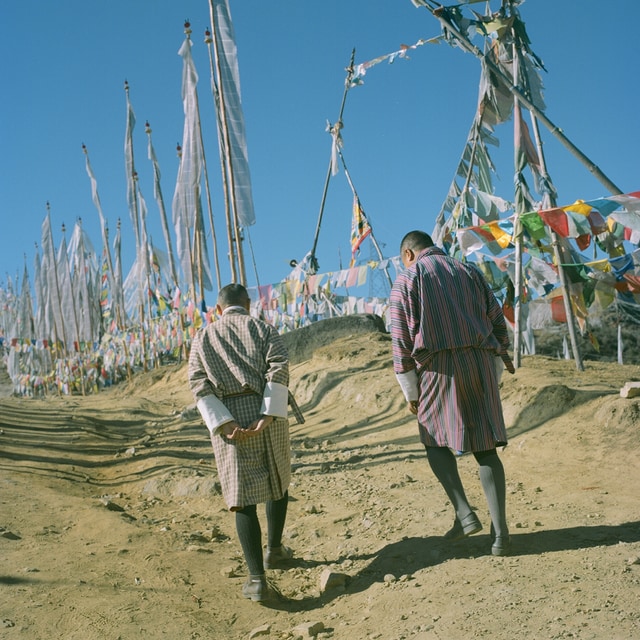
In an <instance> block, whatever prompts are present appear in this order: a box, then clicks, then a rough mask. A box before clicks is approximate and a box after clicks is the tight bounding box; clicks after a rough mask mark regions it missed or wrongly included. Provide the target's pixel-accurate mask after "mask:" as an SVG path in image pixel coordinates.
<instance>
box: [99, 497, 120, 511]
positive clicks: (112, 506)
mask: <svg viewBox="0 0 640 640" xmlns="http://www.w3.org/2000/svg"><path fill="white" fill-rule="evenodd" d="M102 504H103V505H104V506H105V507H107V509H108V510H109V511H124V507H121V506H120V505H119V504H117V503H116V502H112V501H111V500H109V499H108V498H105V499H103V500H102Z"/></svg>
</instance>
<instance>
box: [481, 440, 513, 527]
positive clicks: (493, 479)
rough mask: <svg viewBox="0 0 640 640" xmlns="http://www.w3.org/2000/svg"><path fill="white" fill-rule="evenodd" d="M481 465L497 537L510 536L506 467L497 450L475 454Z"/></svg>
mask: <svg viewBox="0 0 640 640" xmlns="http://www.w3.org/2000/svg"><path fill="white" fill-rule="evenodd" d="M474 456H475V458H476V460H477V461H478V464H479V465H480V482H481V483H482V490H483V491H484V495H485V496H486V498H487V503H488V505H489V513H490V514H491V522H492V523H493V528H494V531H495V535H496V536H507V535H509V528H508V526H507V507H506V502H507V498H506V496H507V488H506V482H505V477H504V467H503V466H502V461H501V460H500V458H499V456H498V453H497V451H496V450H495V449H492V450H490V451H480V452H477V453H474Z"/></svg>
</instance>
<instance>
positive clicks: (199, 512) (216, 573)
mask: <svg viewBox="0 0 640 640" xmlns="http://www.w3.org/2000/svg"><path fill="white" fill-rule="evenodd" d="M585 366H586V371H584V372H578V371H577V370H576V368H575V364H574V363H573V362H572V361H564V360H552V359H548V358H543V357H539V356H533V357H528V358H525V359H524V362H523V366H522V368H520V369H519V370H518V371H517V373H516V374H515V375H514V376H509V375H508V374H506V373H505V377H504V379H503V383H502V399H503V405H504V410H505V417H506V419H507V424H508V427H509V434H510V443H509V445H508V446H507V447H506V448H505V449H504V450H503V451H502V452H501V457H502V460H503V462H504V465H505V469H506V473H507V491H508V496H507V499H508V511H509V522H510V526H511V532H512V538H513V553H512V554H511V555H510V556H508V557H494V556H492V555H491V553H490V545H491V543H490V538H489V524H490V522H489V516H488V512H487V506H486V502H485V500H484V496H483V494H482V491H481V487H480V482H479V480H478V477H477V469H476V464H475V461H474V459H473V458H472V457H471V456H462V457H461V458H460V459H459V467H460V469H461V474H462V477H463V482H464V483H465V485H466V487H467V491H468V495H469V497H470V499H471V502H472V504H473V505H474V507H475V508H476V509H477V513H478V515H479V517H480V519H481V521H482V522H483V524H484V530H483V531H482V532H481V533H479V534H477V535H475V536H472V537H469V538H467V539H465V540H462V541H460V542H456V543H446V542H445V541H444V539H443V537H442V535H443V533H444V532H445V531H446V530H447V529H448V528H449V527H450V526H451V524H452V520H453V514H452V510H451V507H450V505H449V504H448V503H447V500H446V497H445V496H444V493H443V492H442V490H441V488H440V487H439V485H438V484H437V483H436V482H435V480H434V478H433V476H432V474H431V471H430V469H429V468H428V466H427V463H426V458H425V455H424V451H423V449H422V448H421V445H420V443H419V441H418V436H417V427H416V424H415V422H414V418H413V416H411V415H410V414H409V413H408V411H407V410H406V407H405V403H404V401H403V399H402V396H401V393H400V390H399V387H398V386H397V383H396V381H395V378H394V376H393V372H392V368H391V347H390V339H389V336H388V335H386V334H383V333H380V332H375V331H373V332H370V333H364V334H360V335H354V336H347V337H342V338H340V339H339V340H337V341H335V342H333V343H332V344H330V345H327V346H324V347H322V348H320V349H318V350H316V351H315V354H314V355H313V357H311V358H310V359H308V360H306V361H304V362H301V363H299V364H296V365H294V366H292V370H291V377H292V389H293V390H294V392H295V394H296V397H297V399H298V402H299V404H300V405H301V407H302V409H303V411H304V413H305V417H306V423H305V424H302V425H298V424H295V422H294V420H293V419H292V420H291V433H292V448H293V467H294V473H293V482H292V486H291V489H290V495H291V501H290V506H289V517H288V521H287V528H286V531H285V544H287V545H288V546H290V547H292V548H293V549H294V550H295V560H294V561H293V562H292V563H291V566H290V567H289V568H288V569H286V570H277V571H270V572H269V578H270V580H271V581H272V582H273V584H274V585H275V586H276V587H277V588H278V590H279V592H280V594H281V595H280V597H278V598H276V599H274V600H273V601H272V602H271V603H270V604H269V605H267V606H265V605H261V604H258V603H253V602H251V601H248V600H244V599H243V598H242V596H241V593H240V589H241V585H242V583H243V581H244V579H245V572H246V569H245V567H244V566H243V561H242V554H241V551H240V547H239V544H238V542H237V540H236V537H235V529H234V520H233V517H232V515H231V514H230V513H229V512H228V511H227V510H226V509H225V506H224V504H223V502H222V499H221V496H220V493H219V486H218V484H217V476H216V470H215V465H214V461H213V455H212V452H211V450H210V444H209V441H208V437H207V436H208V433H207V429H206V427H205V426H204V425H203V424H202V423H201V421H200V419H199V416H198V415H197V413H196V412H194V410H193V401H192V398H191V396H190V393H189V391H188V389H187V384H186V369H185V368H184V367H183V366H177V365H176V366H171V367H165V368H163V369H161V370H155V371H153V372H150V373H147V374H142V375H139V376H137V377H136V378H134V380H133V381H132V382H131V383H128V384H126V385H125V384H123V385H119V386H117V387H114V388H112V389H110V390H108V391H105V392H103V393H100V394H98V395H92V396H87V397H71V398H59V397H48V398H46V399H18V398H7V397H4V398H0V550H1V557H2V568H1V569H0V637H1V638H3V639H4V638H7V639H10V640H14V639H15V640H18V639H23V638H24V639H29V640H40V639H45V638H46V639H57V638H61V639H76V638H77V639H82V640H92V639H103V638H104V639H109V640H116V639H120V640H133V639H138V638H153V639H155V638H170V639H172V640H173V639H179V640H184V639H191V638H207V639H216V640H217V639H229V640H235V639H247V638H252V637H270V638H278V639H293V638H306V637H312V636H315V637H317V638H336V639H343V638H348V639H350V640H360V639H362V640H365V639H367V640H368V639H381V640H401V639H409V638H410V639H412V640H431V639H434V640H435V639H438V640H457V639H467V638H492V639H494V640H495V639H504V640H513V639H514V638H527V639H541V640H548V639H554V638H580V639H583V640H588V639H592V638H607V639H609V638H614V639H620V640H629V639H630V638H640V500H639V498H638V487H640V463H639V462H638V453H639V451H640V446H639V445H640V398H633V399H625V398H621V397H620V394H619V390H620V388H621V387H622V385H623V384H624V383H625V382H627V381H630V380H640V367H638V366H629V365H626V366H620V365H617V364H593V363H589V362H587V363H585ZM262 522H263V523H264V518H263V519H262Z"/></svg>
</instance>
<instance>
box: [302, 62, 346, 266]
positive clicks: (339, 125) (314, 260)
mask: <svg viewBox="0 0 640 640" xmlns="http://www.w3.org/2000/svg"><path fill="white" fill-rule="evenodd" d="M355 57H356V50H355V49H353V50H352V51H351V60H350V61H349V66H348V67H347V77H346V79H345V82H344V92H343V93H342V102H341V103H340V111H339V114H338V120H337V121H336V123H335V124H334V125H333V127H332V130H333V132H334V135H335V136H339V135H340V130H341V129H342V115H343V113H344V105H345V103H346V101H347V93H348V92H349V88H350V85H351V79H352V78H353V71H354V67H353V64H354V61H355ZM335 144H337V140H336V142H335ZM332 167H333V160H332V159H329V166H328V168H327V175H326V177H325V180H324V187H323V189H322V199H321V200H320V211H319V212H318V222H317V224H316V231H315V235H314V237H313V246H312V247H311V252H310V254H309V273H311V274H314V273H316V272H317V271H318V269H319V268H320V265H319V264H318V260H317V258H316V248H317V246H318V237H319V236H320V226H321V224H322V216H323V215H324V205H325V202H326V200H327V191H328V190H329V181H330V180H331V170H332Z"/></svg>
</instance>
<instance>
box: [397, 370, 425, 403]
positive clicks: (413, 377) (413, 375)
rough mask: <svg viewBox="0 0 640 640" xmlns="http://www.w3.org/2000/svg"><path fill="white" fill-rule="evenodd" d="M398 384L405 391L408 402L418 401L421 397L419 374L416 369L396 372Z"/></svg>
mask: <svg viewBox="0 0 640 640" xmlns="http://www.w3.org/2000/svg"><path fill="white" fill-rule="evenodd" d="M396 378H397V380H398V384H399V385H400V388H401V389H402V393H404V397H405V400H406V401H407V402H416V401H417V400H418V399H419V396H420V394H419V392H418V374H417V372H416V370H415V369H411V371H406V372H405V373H396Z"/></svg>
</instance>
